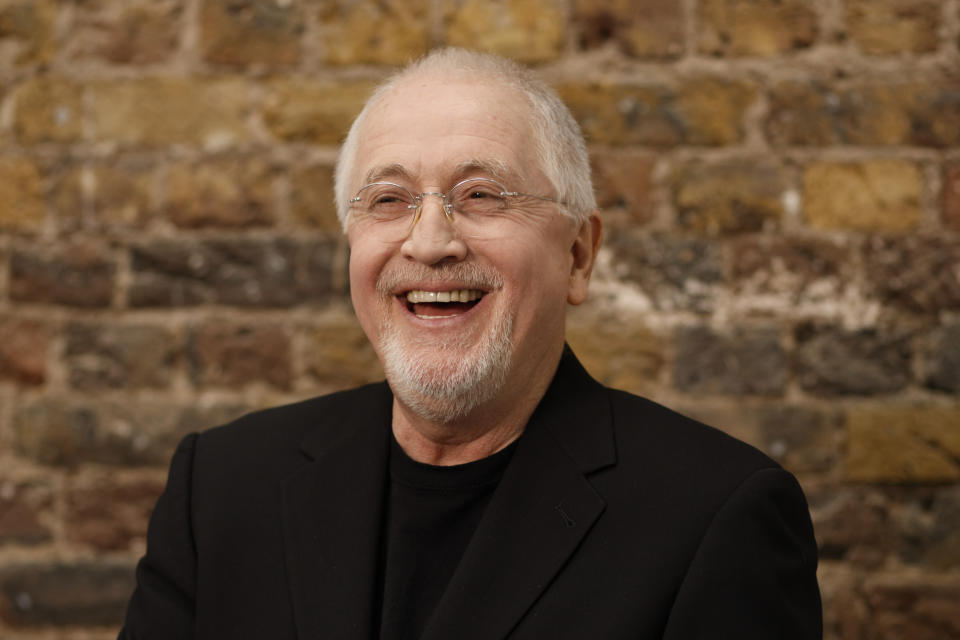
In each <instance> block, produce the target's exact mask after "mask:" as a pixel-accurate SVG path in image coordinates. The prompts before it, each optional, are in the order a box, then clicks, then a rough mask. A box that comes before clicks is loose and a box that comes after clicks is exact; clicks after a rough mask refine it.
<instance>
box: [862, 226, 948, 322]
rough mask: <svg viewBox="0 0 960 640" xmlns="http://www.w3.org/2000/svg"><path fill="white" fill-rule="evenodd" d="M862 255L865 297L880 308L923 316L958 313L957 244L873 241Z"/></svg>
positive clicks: (921, 239) (927, 239) (916, 238)
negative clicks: (952, 310) (886, 306)
mask: <svg viewBox="0 0 960 640" xmlns="http://www.w3.org/2000/svg"><path fill="white" fill-rule="evenodd" d="M864 253H865V255H864V264H865V268H864V273H865V274H866V277H867V289H868V293H869V294H871V295H872V296H874V297H876V298H877V299H879V300H880V301H881V302H883V303H884V304H886V305H889V306H892V307H896V308H900V309H905V310H908V311H912V312H916V313H926V314H938V313H940V312H942V311H946V310H950V309H954V310H956V309H960V269H958V268H957V265H960V241H957V240H956V239H952V238H949V237H943V236H921V235H910V236H904V237H900V238H897V237H886V238H883V237H875V238H871V239H870V241H869V243H868V244H867V246H866V248H865V252H864Z"/></svg>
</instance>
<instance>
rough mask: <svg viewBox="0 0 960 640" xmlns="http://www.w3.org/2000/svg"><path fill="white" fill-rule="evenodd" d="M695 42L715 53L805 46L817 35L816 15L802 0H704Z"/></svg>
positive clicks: (747, 53)
mask: <svg viewBox="0 0 960 640" xmlns="http://www.w3.org/2000/svg"><path fill="white" fill-rule="evenodd" d="M697 22H698V27H699V28H698V33H697V46H698V48H699V50H700V52H701V53H707V54H711V55H716V56H726V57H736V56H773V55H777V54H781V53H787V52H789V51H796V50H799V49H807V48H809V47H811V46H812V45H813V44H814V42H816V39H817V30H818V29H817V15H816V13H815V12H814V10H813V8H812V7H811V6H810V5H809V4H808V3H806V2H803V1H802V0H704V2H702V3H700V11H699V15H698V19H697Z"/></svg>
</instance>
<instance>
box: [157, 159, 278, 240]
mask: <svg viewBox="0 0 960 640" xmlns="http://www.w3.org/2000/svg"><path fill="white" fill-rule="evenodd" d="M274 176H275V171H274V168H273V167H271V166H270V165H269V164H268V163H267V162H265V161H263V160H260V159H256V158H253V159H245V160H244V159H227V160H215V161H207V162H201V163H181V164H176V165H174V166H172V167H170V170H169V172H168V174H167V179H166V192H167V206H166V211H167V217H168V218H169V219H170V220H171V221H172V222H173V223H174V224H175V225H177V226H178V227H188V228H198V227H235V228H237V227H253V226H265V225H271V224H272V223H273V220H274V215H273V184H274Z"/></svg>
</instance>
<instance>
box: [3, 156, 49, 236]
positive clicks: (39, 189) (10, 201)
mask: <svg viewBox="0 0 960 640" xmlns="http://www.w3.org/2000/svg"><path fill="white" fill-rule="evenodd" d="M45 217H46V207H45V204H44V196H43V176H42V174H41V172H40V168H39V167H38V166H37V165H36V164H35V163H33V162H31V161H30V160H26V159H24V158H0V230H3V229H7V230H13V231H38V230H40V229H41V228H42V227H43V222H44V218H45Z"/></svg>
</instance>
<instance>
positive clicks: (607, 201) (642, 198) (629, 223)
mask: <svg viewBox="0 0 960 640" xmlns="http://www.w3.org/2000/svg"><path fill="white" fill-rule="evenodd" d="M590 162H591V165H592V169H593V185H594V190H595V191H596V195H597V206H599V207H600V208H601V209H602V210H603V221H604V224H605V225H607V226H609V225H611V224H612V225H613V226H624V227H636V226H638V225H643V224H647V223H649V222H650V221H651V220H653V216H654V202H653V167H654V161H653V160H652V159H651V158H650V157H649V156H646V155H640V154H637V153H633V152H630V151H620V150H614V151H594V152H593V153H592V154H591V156H590Z"/></svg>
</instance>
